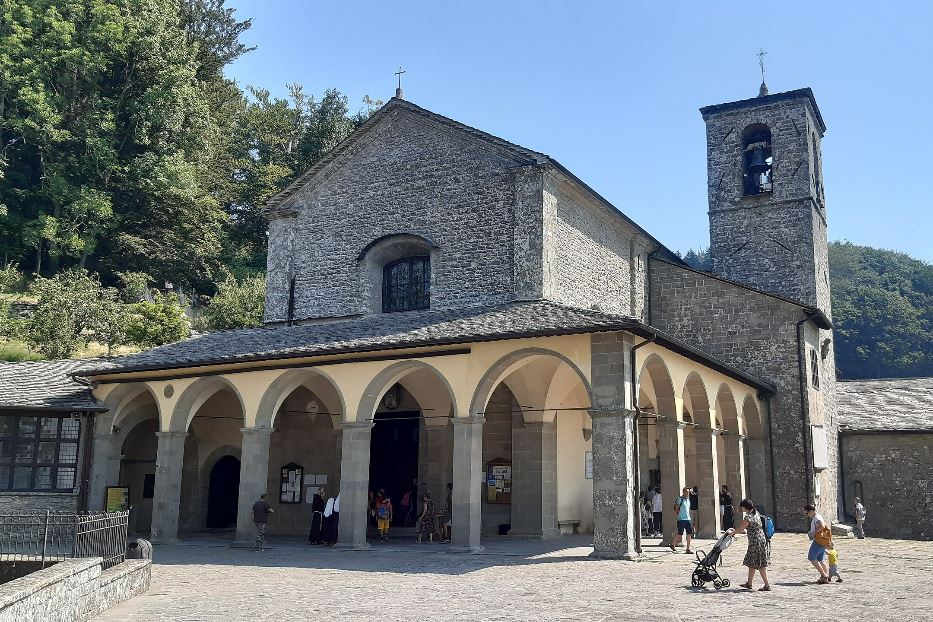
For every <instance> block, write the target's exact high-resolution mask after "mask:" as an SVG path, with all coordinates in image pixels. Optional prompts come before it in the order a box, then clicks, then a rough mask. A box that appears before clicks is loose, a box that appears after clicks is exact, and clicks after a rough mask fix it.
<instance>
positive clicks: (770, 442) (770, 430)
mask: <svg viewBox="0 0 933 622" xmlns="http://www.w3.org/2000/svg"><path fill="white" fill-rule="evenodd" d="M765 404H766V405H767V407H768V455H769V456H770V457H771V464H769V465H768V471H769V472H770V473H771V516H772V517H774V516H777V492H776V491H775V488H774V422H773V421H772V420H771V399H770V398H768V401H767V402H765Z"/></svg>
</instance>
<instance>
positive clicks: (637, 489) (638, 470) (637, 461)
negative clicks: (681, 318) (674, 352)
mask: <svg viewBox="0 0 933 622" xmlns="http://www.w3.org/2000/svg"><path fill="white" fill-rule="evenodd" d="M655 337H657V335H652V336H651V338H650V339H645V340H644V341H642V342H641V343H637V344H635V345H634V346H632V350H631V353H632V369H631V387H632V407H633V408H634V409H635V420H634V422H633V425H632V440H633V452H634V456H633V457H634V460H635V482H634V484H635V485H634V489H635V507H634V508H633V510H634V512H633V514H634V516H635V525H636V528H635V552H636V553H638V554H639V555H641V464H640V461H641V459H640V457H639V455H638V419H639V418H640V417H641V409H639V407H638V391H637V390H636V389H635V380H636V378H635V350H637V349H638V348H640V347H642V346H644V345H648V344H649V343H651V342H653V341H654V340H655Z"/></svg>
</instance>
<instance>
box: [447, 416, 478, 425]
mask: <svg viewBox="0 0 933 622" xmlns="http://www.w3.org/2000/svg"><path fill="white" fill-rule="evenodd" d="M450 422H451V423H452V424H454V425H480V424H483V423H486V418H485V417H451V418H450Z"/></svg>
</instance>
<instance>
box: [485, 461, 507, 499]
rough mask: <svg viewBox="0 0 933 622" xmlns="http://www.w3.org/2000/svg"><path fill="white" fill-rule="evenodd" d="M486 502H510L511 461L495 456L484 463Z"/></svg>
mask: <svg viewBox="0 0 933 622" xmlns="http://www.w3.org/2000/svg"><path fill="white" fill-rule="evenodd" d="M486 502H487V503H511V502H512V463H511V462H509V461H508V460H502V459H501V458H497V459H496V460H490V461H489V462H487V463H486Z"/></svg>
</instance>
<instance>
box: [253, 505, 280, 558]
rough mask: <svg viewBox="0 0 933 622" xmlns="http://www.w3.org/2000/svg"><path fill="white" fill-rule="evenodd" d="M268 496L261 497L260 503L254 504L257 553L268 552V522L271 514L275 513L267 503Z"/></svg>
mask: <svg viewBox="0 0 933 622" xmlns="http://www.w3.org/2000/svg"><path fill="white" fill-rule="evenodd" d="M268 496H269V495H266V494H263V495H261V496H260V497H259V501H257V502H256V503H254V504H253V522H254V523H255V524H256V548H255V549H254V550H256V551H264V550H266V549H265V545H266V522H267V521H268V520H269V514H272V513H273V512H275V510H273V509H272V506H271V505H269V502H268V501H266V497H268Z"/></svg>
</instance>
